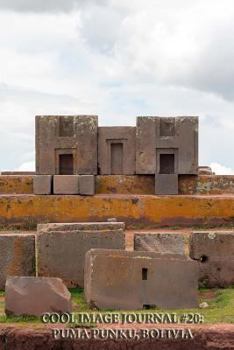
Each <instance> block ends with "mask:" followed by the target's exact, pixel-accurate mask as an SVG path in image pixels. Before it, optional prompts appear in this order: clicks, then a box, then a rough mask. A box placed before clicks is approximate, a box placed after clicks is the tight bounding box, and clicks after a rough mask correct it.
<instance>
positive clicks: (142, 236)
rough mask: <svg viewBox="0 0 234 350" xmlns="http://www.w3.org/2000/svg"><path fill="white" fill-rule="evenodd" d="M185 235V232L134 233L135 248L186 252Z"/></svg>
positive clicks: (161, 251)
mask: <svg viewBox="0 0 234 350" xmlns="http://www.w3.org/2000/svg"><path fill="white" fill-rule="evenodd" d="M185 249H186V245H185V237H184V234H183V232H178V233H171V232H170V233H167V232H163V233H160V232H150V233H147V232H146V233H137V232H136V233H134V250H137V251H150V252H157V253H164V254H181V255H184V254H185Z"/></svg>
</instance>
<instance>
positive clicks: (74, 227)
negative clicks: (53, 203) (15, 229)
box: [37, 222, 125, 232]
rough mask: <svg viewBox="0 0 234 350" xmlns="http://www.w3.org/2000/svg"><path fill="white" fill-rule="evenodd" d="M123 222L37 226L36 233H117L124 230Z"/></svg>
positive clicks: (56, 223)
mask: <svg viewBox="0 0 234 350" xmlns="http://www.w3.org/2000/svg"><path fill="white" fill-rule="evenodd" d="M124 229H125V224H124V222H67V223H58V222H55V223H49V224H38V225H37V231H43V232H45V231H48V232H54V231H117V230H124Z"/></svg>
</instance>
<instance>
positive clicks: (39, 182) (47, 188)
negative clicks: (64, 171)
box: [33, 175, 52, 194]
mask: <svg viewBox="0 0 234 350" xmlns="http://www.w3.org/2000/svg"><path fill="white" fill-rule="evenodd" d="M51 192H52V176H51V175H35V176H34V177H33V193H34V194H51Z"/></svg>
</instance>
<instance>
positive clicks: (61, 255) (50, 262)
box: [37, 223, 125, 287]
mask: <svg viewBox="0 0 234 350" xmlns="http://www.w3.org/2000/svg"><path fill="white" fill-rule="evenodd" d="M116 224H118V223H100V227H98V226H99V225H98V223H95V224H93V223H91V225H90V226H89V224H88V223H86V224H84V226H83V227H82V224H74V225H73V227H72V224H65V226H63V227H62V226H60V231H58V226H57V227H56V226H55V229H54V230H52V229H51V228H48V225H45V229H43V225H40V226H39V231H38V238H37V244H38V274H39V276H58V277H60V278H62V279H63V281H64V282H65V283H66V285H67V286H69V287H75V286H80V287H83V285H84V260H85V253H86V252H87V251H88V250H89V249H91V248H106V249H124V248H125V237H124V231H123V228H116V227H119V226H118V225H116ZM66 225H67V226H66ZM120 225H123V224H120ZM105 227H106V228H105Z"/></svg>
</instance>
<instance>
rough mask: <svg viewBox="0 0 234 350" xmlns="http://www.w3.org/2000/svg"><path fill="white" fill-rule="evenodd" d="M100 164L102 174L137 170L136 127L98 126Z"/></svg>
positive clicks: (126, 173) (128, 172)
mask: <svg viewBox="0 0 234 350" xmlns="http://www.w3.org/2000/svg"><path fill="white" fill-rule="evenodd" d="M98 166H99V173H100V174H102V175H123V174H125V175H133V174H135V172H136V128H135V127H130V126H127V127H99V128H98Z"/></svg>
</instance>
